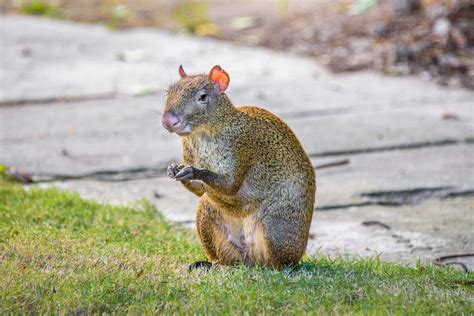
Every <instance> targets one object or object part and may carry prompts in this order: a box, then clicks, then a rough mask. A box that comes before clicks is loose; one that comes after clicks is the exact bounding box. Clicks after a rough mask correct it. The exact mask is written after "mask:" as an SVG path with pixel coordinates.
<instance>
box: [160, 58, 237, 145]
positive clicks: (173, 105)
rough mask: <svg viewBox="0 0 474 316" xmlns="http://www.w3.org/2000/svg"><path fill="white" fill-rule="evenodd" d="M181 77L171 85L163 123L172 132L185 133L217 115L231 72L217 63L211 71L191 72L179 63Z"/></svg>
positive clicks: (181, 134) (208, 121)
mask: <svg viewBox="0 0 474 316" xmlns="http://www.w3.org/2000/svg"><path fill="white" fill-rule="evenodd" d="M179 75H180V76H181V80H179V81H178V82H176V83H174V84H172V85H171V86H170V87H169V89H168V99H167V100H166V106H165V111H164V113H163V117H162V125H163V127H164V128H166V129H167V130H168V131H169V132H171V133H173V132H174V133H176V134H178V135H180V136H186V135H189V134H191V133H192V132H193V131H195V130H196V129H197V128H198V127H200V126H203V125H205V124H206V123H210V122H211V120H212V119H215V118H216V116H217V115H216V114H217V113H219V111H220V110H222V109H220V107H222V106H223V102H218V101H219V100H222V98H224V97H225V95H224V91H225V90H226V89H227V87H228V86H229V81H230V78H229V75H228V74H227V73H226V72H225V71H224V70H223V69H222V68H221V67H220V66H217V65H216V66H214V67H212V69H211V71H210V72H209V74H208V75H196V76H188V75H187V74H186V72H185V71H184V69H183V67H182V66H179Z"/></svg>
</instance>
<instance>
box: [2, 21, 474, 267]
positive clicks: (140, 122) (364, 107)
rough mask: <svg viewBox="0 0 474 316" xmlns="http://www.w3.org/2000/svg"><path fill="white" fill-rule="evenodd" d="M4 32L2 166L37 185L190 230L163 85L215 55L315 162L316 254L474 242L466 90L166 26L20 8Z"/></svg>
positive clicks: (236, 89)
mask: <svg viewBox="0 0 474 316" xmlns="http://www.w3.org/2000/svg"><path fill="white" fill-rule="evenodd" d="M1 27H2V29H1V47H2V48H1V67H0V76H1V89H0V162H1V163H4V164H7V165H11V166H16V167H17V168H20V169H22V170H25V171H27V172H30V173H31V174H33V175H34V178H35V179H36V180H38V181H40V183H41V185H51V184H54V185H57V186H59V187H61V188H64V189H66V190H72V191H77V192H79V193H80V194H82V195H83V196H86V197H91V198H95V199H100V200H107V201H111V202H116V203H129V202H131V201H134V200H136V199H138V198H142V197H146V198H149V199H150V200H151V201H153V202H154V203H156V205H157V206H158V208H159V209H160V211H162V212H163V213H164V214H165V215H166V216H167V217H169V218H170V219H172V220H175V221H179V222H181V223H183V224H185V225H189V226H194V208H195V205H196V199H195V198H194V197H193V196H192V195H191V194H190V193H188V192H187V191H185V190H184V189H183V188H182V187H181V186H180V184H179V183H175V182H174V181H172V180H169V179H168V178H167V177H166V176H165V173H164V168H165V167H166V166H167V165H168V164H169V163H170V162H172V161H176V162H180V161H181V149H180V143H179V138H178V137H177V136H176V135H170V134H168V133H166V131H164V130H163V128H162V127H161V124H160V114H161V111H162V108H163V104H164V100H165V95H164V93H163V91H164V89H166V87H167V85H168V84H169V83H171V82H173V81H174V80H177V79H178V74H177V68H178V66H179V65H180V64H183V65H184V67H185V69H186V71H187V72H188V73H194V72H207V71H208V70H209V69H210V68H211V67H212V66H213V65H214V64H220V65H222V66H223V67H224V68H225V69H226V71H227V72H228V73H229V74H230V76H231V85H230V87H229V89H228V95H229V96H230V98H231V99H232V100H233V101H234V103H235V104H236V105H249V104H251V105H258V106H261V107H264V108H266V109H268V110H270V111H272V112H274V113H276V114H278V115H279V116H280V117H282V118H283V119H284V120H285V121H286V122H288V124H289V125H290V127H291V128H292V129H293V130H294V131H295V133H296V134H297V136H298V137H299V138H300V140H301V141H302V143H303V145H304V147H305V148H306V150H307V152H308V153H309V154H310V156H311V158H312V159H313V162H314V165H315V166H316V167H318V166H319V167H321V168H320V169H318V168H317V169H318V171H317V173H318V193H317V198H316V201H317V202H316V203H317V205H316V212H315V215H314V222H313V226H312V229H311V232H312V235H311V236H312V238H311V241H310V244H309V246H308V252H309V253H317V252H321V253H329V254H334V253H344V252H349V253H351V254H360V255H364V256H367V255H374V254H381V257H382V258H384V259H386V260H402V261H406V262H415V261H416V260H417V259H418V258H421V259H422V260H432V259H434V258H436V257H438V256H443V255H451V254H457V253H468V252H471V253H472V252H474V235H473V233H472V227H473V225H474V213H473V212H474V210H473V208H474V199H473V197H474V133H473V131H474V125H473V124H474V112H473V110H474V101H473V100H474V94H473V93H472V92H469V91H466V90H452V89H451V90H449V89H446V88H441V87H439V86H436V85H433V84H431V83H428V82H424V81H422V80H421V79H420V78H412V77H403V78H400V77H384V76H381V75H379V74H374V73H369V72H358V73H353V74H344V75H334V74H331V73H328V72H327V71H326V70H325V69H324V68H322V67H321V66H320V65H318V64H317V63H315V62H314V61H313V60H312V59H311V58H305V57H301V56H295V55H293V54H289V53H282V52H274V51H271V50H267V49H261V48H254V47H239V46H234V45H232V44H229V43H223V42H219V41H215V40H211V39H200V38H192V37H187V36H177V35H173V34H168V33H165V32H160V31H157V30H149V29H136V30H126V31H115V32H112V31H108V30H106V29H105V28H104V27H102V26H94V25H83V24H77V23H71V22H61V21H53V20H44V19H39V18H31V17H18V16H1ZM328 165H329V166H328ZM331 165H333V166H331ZM465 262H466V264H468V265H472V266H473V267H474V262H469V260H466V261H465Z"/></svg>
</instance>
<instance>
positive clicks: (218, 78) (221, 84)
mask: <svg viewBox="0 0 474 316" xmlns="http://www.w3.org/2000/svg"><path fill="white" fill-rule="evenodd" d="M209 80H211V82H212V83H213V84H214V86H215V87H217V88H218V89H219V91H220V92H221V93H222V92H224V91H225V89H227V87H228V86H229V82H230V78H229V75H228V74H227V72H225V71H224V70H223V69H222V68H221V66H219V65H216V66H214V67H212V69H211V71H210V72H209Z"/></svg>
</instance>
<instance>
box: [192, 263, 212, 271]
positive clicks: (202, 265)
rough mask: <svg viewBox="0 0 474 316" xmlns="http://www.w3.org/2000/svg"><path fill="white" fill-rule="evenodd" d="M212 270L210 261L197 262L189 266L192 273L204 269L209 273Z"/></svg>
mask: <svg viewBox="0 0 474 316" xmlns="http://www.w3.org/2000/svg"><path fill="white" fill-rule="evenodd" d="M210 268H212V263H210V262H209V261H196V262H193V263H191V264H190V265H189V266H188V272H191V271H193V270H195V269H204V270H206V271H208V270H209V269H210Z"/></svg>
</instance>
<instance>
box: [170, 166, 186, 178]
mask: <svg viewBox="0 0 474 316" xmlns="http://www.w3.org/2000/svg"><path fill="white" fill-rule="evenodd" d="M183 168H184V166H183V165H178V164H176V163H172V164H171V165H169V166H168V168H166V172H167V173H168V177H170V178H171V179H174V178H175V177H176V175H177V174H178V173H179V171H180V170H182V169H183Z"/></svg>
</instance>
